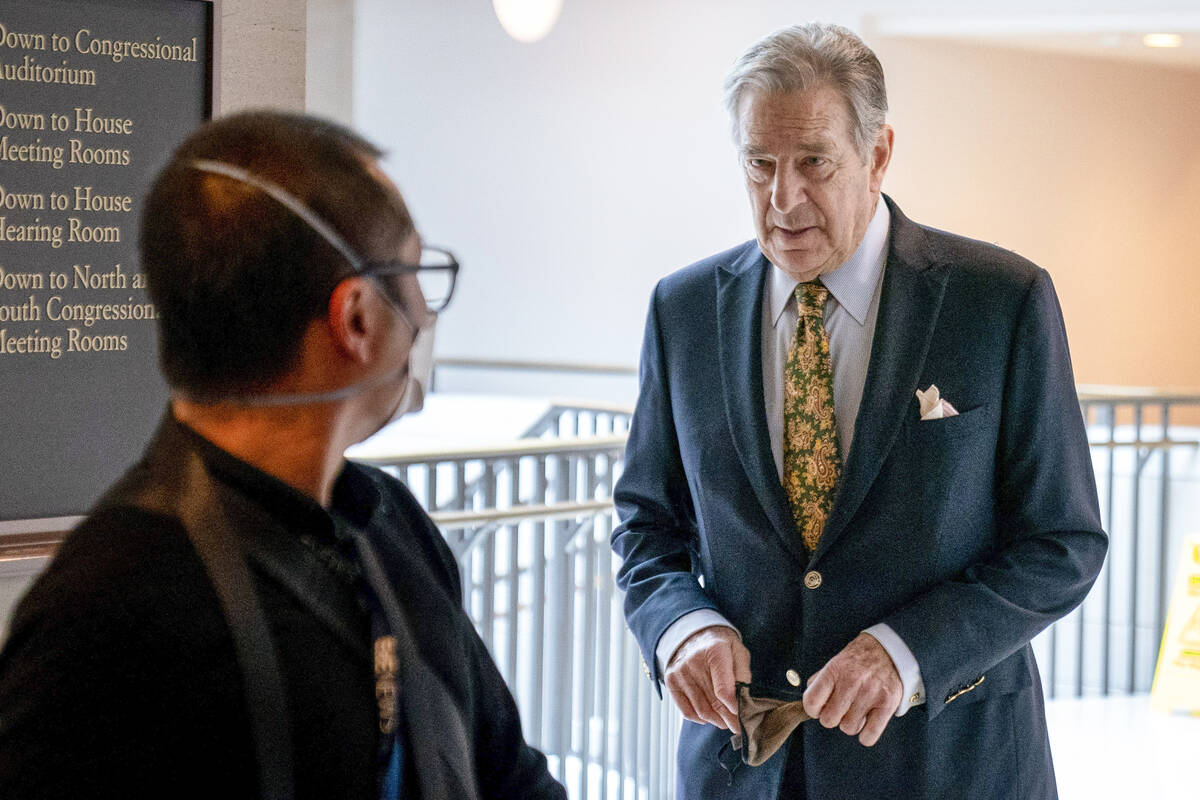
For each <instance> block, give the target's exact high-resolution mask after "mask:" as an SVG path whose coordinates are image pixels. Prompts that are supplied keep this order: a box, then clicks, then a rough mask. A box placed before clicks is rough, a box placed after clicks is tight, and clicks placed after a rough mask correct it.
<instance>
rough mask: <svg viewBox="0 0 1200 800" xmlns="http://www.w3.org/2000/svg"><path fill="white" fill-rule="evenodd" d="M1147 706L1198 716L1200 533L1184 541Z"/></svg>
mask: <svg viewBox="0 0 1200 800" xmlns="http://www.w3.org/2000/svg"><path fill="white" fill-rule="evenodd" d="M1150 705H1151V707H1153V708H1154V709H1156V710H1158V711H1190V712H1192V713H1193V714H1197V715H1200V535H1196V536H1192V537H1189V538H1188V540H1187V541H1186V542H1185V543H1184V548H1183V558H1181V559H1180V560H1179V572H1178V575H1177V577H1176V578H1175V591H1174V593H1173V594H1172V595H1171V605H1170V606H1169V607H1168V608H1167V624H1166V628H1165V629H1164V630H1163V639H1162V646H1161V647H1159V649H1158V666H1157V667H1155V669H1154V686H1153V687H1152V688H1151V689H1150Z"/></svg>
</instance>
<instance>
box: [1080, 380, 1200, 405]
mask: <svg viewBox="0 0 1200 800" xmlns="http://www.w3.org/2000/svg"><path fill="white" fill-rule="evenodd" d="M1075 391H1076V392H1077V393H1078V395H1079V401H1080V402H1081V403H1103V402H1117V403H1119V402H1137V401H1144V402H1148V403H1200V389H1172V390H1167V389H1154V388H1152V387H1149V386H1105V385H1102V384H1094V383H1080V384H1076V386H1075Z"/></svg>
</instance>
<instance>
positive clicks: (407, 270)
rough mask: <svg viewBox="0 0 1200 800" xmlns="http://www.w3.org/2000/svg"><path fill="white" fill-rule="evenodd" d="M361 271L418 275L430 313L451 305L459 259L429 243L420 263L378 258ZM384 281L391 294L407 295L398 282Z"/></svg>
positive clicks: (423, 250) (365, 272)
mask: <svg viewBox="0 0 1200 800" xmlns="http://www.w3.org/2000/svg"><path fill="white" fill-rule="evenodd" d="M358 274H359V275H370V276H375V277H388V276H399V275H416V276H417V283H418V285H420V287H421V294H422V295H424V297H425V307H426V308H427V309H428V310H429V311H430V313H433V314H436V313H438V312H439V311H441V310H442V309H444V308H445V307H446V306H448V305H449V304H450V298H451V296H453V294H454V284H455V282H456V281H457V280H458V259H456V258H455V257H454V254H453V253H451V252H450V251H449V250H446V249H445V248H442V247H433V246H431V245H426V246H424V247H422V248H421V263H419V264H409V263H406V262H404V261H374V262H371V263H368V264H366V265H365V266H364V267H363V268H362V270H361V271H359V273H358ZM381 283H382V284H383V285H384V287H385V288H386V289H387V291H388V292H389V293H391V294H394V295H396V296H397V297H403V292H401V291H400V289H399V287H397V286H395V285H394V283H392V282H384V281H381Z"/></svg>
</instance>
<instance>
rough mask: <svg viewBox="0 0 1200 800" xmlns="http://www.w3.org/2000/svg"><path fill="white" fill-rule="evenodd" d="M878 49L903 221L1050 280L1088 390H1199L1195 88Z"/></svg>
mask: <svg viewBox="0 0 1200 800" xmlns="http://www.w3.org/2000/svg"><path fill="white" fill-rule="evenodd" d="M872 44H873V45H874V46H875V48H876V50H877V52H878V54H879V56H880V59H881V61H882V62H883V64H884V67H885V69H886V71H887V74H888V79H889V87H888V88H889V94H890V99H891V106H892V109H893V111H892V113H891V115H890V116H891V122H892V124H893V125H894V126H895V128H896V149H895V155H894V160H893V162H892V167H891V170H890V172H889V174H888V177H887V180H886V182H885V190H886V191H888V192H889V193H891V194H893V195H894V196H895V197H897V198H898V199H899V200H900V202H901V203H902V206H903V208H904V210H905V211H906V213H908V214H909V215H910V216H911V217H913V218H914V219H917V220H920V221H927V222H930V223H932V224H935V225H936V226H937V227H941V228H946V229H949V230H953V231H955V232H959V233H964V234H967V235H969V236H974V237H977V238H981V239H986V240H989V241H996V242H999V243H1000V244H1002V245H1004V246H1005V247H1008V248H1010V249H1012V250H1015V251H1017V252H1019V253H1021V254H1022V255H1024V256H1026V257H1028V258H1030V259H1032V260H1033V261H1035V262H1037V263H1038V264H1040V265H1041V266H1043V267H1045V268H1046V269H1047V270H1049V271H1050V273H1051V275H1052V276H1053V278H1054V281H1055V284H1056V286H1057V288H1058V292H1059V296H1060V298H1061V300H1062V304H1063V309H1064V313H1065V316H1066V320H1067V329H1068V334H1069V336H1070V339H1071V348H1072V354H1073V358H1074V363H1075V371H1076V378H1077V379H1078V380H1079V381H1080V382H1083V383H1102V384H1121V385H1134V386H1156V387H1163V388H1175V389H1200V313H1198V307H1200V138H1198V137H1197V136H1196V133H1195V132H1196V131H1197V130H1200V102H1197V100H1196V99H1197V98H1198V97H1200V72H1197V71H1190V70H1182V69H1171V68H1164V67H1157V66H1144V65H1138V64H1127V63H1121V62H1111V61H1106V60H1099V59H1089V58H1077V57H1068V56H1056V55H1046V54H1041V53H1028V52H1021V51H1015V50H1004V49H998V48H985V47H978V46H967V45H963V44H954V43H948V42H935V41H913V40H880V41H874V42H872Z"/></svg>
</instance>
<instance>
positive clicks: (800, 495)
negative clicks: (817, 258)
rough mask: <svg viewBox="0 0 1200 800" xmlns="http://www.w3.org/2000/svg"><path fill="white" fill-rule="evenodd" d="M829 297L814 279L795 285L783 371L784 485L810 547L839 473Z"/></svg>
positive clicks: (816, 538) (830, 502)
mask: <svg viewBox="0 0 1200 800" xmlns="http://www.w3.org/2000/svg"><path fill="white" fill-rule="evenodd" d="M828 297H829V290H828V289H826V288H825V287H824V286H822V285H821V284H820V283H817V282H815V281H814V282H812V283H801V284H800V285H798V286H797V287H796V308H797V309H798V310H799V313H800V318H799V320H798V321H797V324H796V338H795V339H794V340H793V341H792V347H791V349H790V350H788V357H787V365H786V366H785V367H784V370H783V490H784V492H785V493H786V494H787V498H788V504H789V505H790V506H791V508H792V517H793V518H794V519H795V520H796V529H797V530H798V531H799V532H800V536H801V538H803V539H804V544H805V546H807V547H808V549H809V550H815V549H816V547H817V542H818V541H819V540H820V538H821V531H822V530H823V529H824V528H825V520H826V519H828V518H829V512H830V510H832V509H833V500H834V497H835V496H836V494H837V487H838V478H839V477H840V476H841V474H842V458H841V451H840V449H839V447H838V429H837V421H836V419H835V418H834V415H833V365H832V363H831V362H830V358H829V335H828V334H827V333H826V332H825V323H824V312H825V301H826V299H828Z"/></svg>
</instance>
